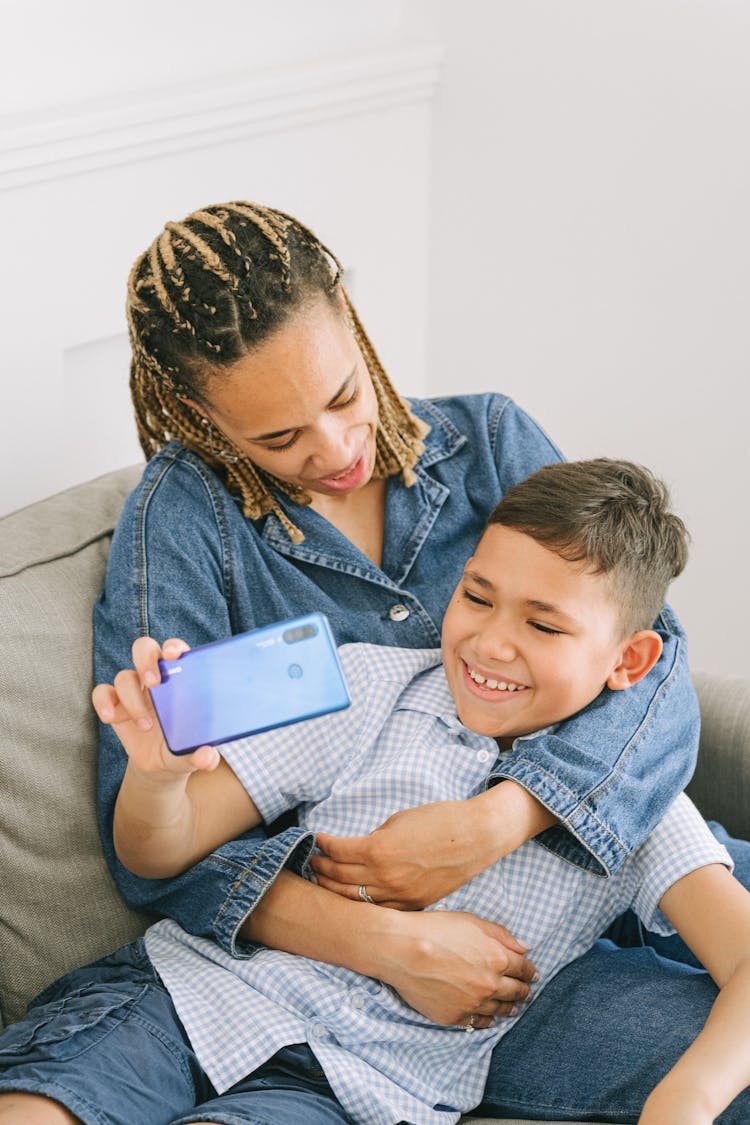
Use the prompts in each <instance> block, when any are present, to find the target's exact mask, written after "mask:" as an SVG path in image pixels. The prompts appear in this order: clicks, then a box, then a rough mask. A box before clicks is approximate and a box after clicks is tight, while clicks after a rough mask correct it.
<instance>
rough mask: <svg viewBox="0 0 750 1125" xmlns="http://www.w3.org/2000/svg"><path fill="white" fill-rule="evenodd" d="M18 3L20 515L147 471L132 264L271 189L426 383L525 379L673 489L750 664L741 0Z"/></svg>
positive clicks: (405, 369)
mask: <svg viewBox="0 0 750 1125" xmlns="http://www.w3.org/2000/svg"><path fill="white" fill-rule="evenodd" d="M1 12H2V31H3V34H2V36H0V245H1V246H2V248H3V269H2V271H1V272H0V379H1V380H2V387H3V391H4V394H3V413H2V422H1V423H0V427H1V428H0V438H1V440H0V511H7V510H9V509H10V508H13V507H17V506H19V505H21V504H23V503H26V502H28V501H30V500H33V499H35V498H36V497H38V496H41V495H43V494H45V493H48V492H50V491H53V490H55V489H56V488H62V487H66V486H67V485H69V484H72V483H75V482H77V481H79V480H83V479H85V478H87V477H89V476H92V475H94V474H95V473H98V472H103V471H106V469H108V468H110V467H114V466H115V465H120V464H124V463H127V462H129V461H132V460H134V459H135V458H136V457H137V456H138V453H139V451H138V449H137V446H136V443H135V436H134V431H133V426H132V422H131V418H130V407H129V403H128V399H127V389H126V378H127V371H126V367H127V346H126V342H125V339H124V316H123V303H124V285H125V278H126V274H127V271H128V269H129V266H130V264H131V262H132V260H133V258H134V257H135V256H136V254H137V253H138V252H139V251H140V250H141V249H142V248H143V247H144V246H145V245H146V244H147V243H148V242H149V241H150V239H151V238H152V237H153V235H154V234H155V233H156V231H157V230H158V229H159V228H160V227H161V225H162V223H163V222H164V220H165V219H167V218H171V217H175V216H178V215H181V214H184V213H186V212H187V211H188V210H191V209H192V208H194V207H196V206H199V205H201V204H203V203H206V202H208V201H218V200H219V199H222V198H232V197H234V198H237V197H243V196H245V197H250V198H253V197H255V198H258V199H262V200H265V201H267V202H269V203H274V204H277V205H280V206H283V207H286V208H287V209H288V210H290V211H292V212H293V213H294V212H296V213H298V214H299V215H300V217H302V218H304V219H306V220H307V221H309V222H310V223H311V225H312V226H313V227H315V228H316V229H317V230H318V231H319V233H320V234H321V236H323V237H324V238H325V239H326V240H327V241H329V242H330V244H331V245H332V246H333V247H334V248H335V249H336V250H337V251H338V252H339V254H340V256H341V257H342V258H343V259H344V261H345V263H346V264H347V265H349V266H350V267H352V268H353V270H354V278H353V283H354V288H355V297H356V299H357V303H358V305H359V307H360V310H361V312H362V314H363V316H364V319H365V322H366V323H367V325H368V327H369V328H370V330H371V333H372V336H373V339H374V340H375V342H376V345H377V347H378V349H379V351H380V352H381V355H382V356H383V359H384V360H385V362H386V365H387V366H388V368H389V370H390V371H391V374H392V375H393V376H394V379H395V381H396V382H397V384H398V385H399V387H400V388H401V389H402V390H403V391H405V392H407V393H410V392H414V393H420V392H425V391H428V392H429V393H451V392H455V391H462V390H468V389H475V390H483V389H485V388H488V387H492V388H496V389H498V390H503V391H506V392H508V393H510V394H512V395H513V396H514V397H515V398H516V399H517V400H518V401H519V402H520V403H521V404H522V405H523V406H525V407H526V408H527V409H529V411H530V412H531V413H532V414H534V415H535V416H536V417H537V418H538V419H539V420H540V421H541V422H542V424H543V425H544V426H545V427H546V428H547V429H548V431H549V432H550V433H551V435H552V436H553V437H554V438H555V439H556V440H557V442H558V443H559V444H560V446H561V447H562V449H563V450H564V451H565V453H566V454H567V455H568V456H571V457H577V456H589V455H595V454H611V455H618V456H628V457H633V458H636V459H639V460H642V461H644V462H647V463H648V464H650V465H652V466H653V467H654V468H655V469H656V470H657V471H659V472H660V473H662V474H663V475H664V476H665V477H666V478H667V479H668V480H669V481H670V483H671V484H672V486H673V491H674V495H675V500H676V502H677V505H678V507H679V509H680V511H681V512H682V513H683V514H684V516H685V517H686V519H687V520H688V522H689V524H690V527H691V529H692V532H693V540H694V542H693V551H692V558H691V562H690V564H689V568H688V571H687V573H686V574H685V576H684V577H683V578H681V579H680V580H679V581H678V582H677V583H676V585H675V587H674V591H673V601H674V603H675V605H676V606H677V608H678V610H679V611H680V613H681V616H682V617H683V618H684V620H685V622H686V624H687V626H688V628H689V632H690V635H691V639H692V657H693V664H694V666H695V667H702V668H711V669H716V670H720V671H726V672H730V673H737V674H742V675H747V674H748V673H750V657H748V650H747V645H746V643H745V635H746V633H747V630H748V626H749V625H750V613H749V612H748V609H747V602H746V600H745V598H744V596H743V595H744V590H743V584H744V578H745V571H746V569H747V567H746V559H747V558H748V555H749V554H750V528H749V526H748V524H749V522H750V521H748V519H747V517H746V509H747V504H746V501H745V491H746V485H747V483H748V470H747V460H746V455H745V446H746V444H747V443H746V440H745V425H746V422H745V419H746V417H747V414H748V410H747V407H748V396H749V392H748V380H747V373H748V366H749V362H748V361H749V360H750V354H749V353H750V341H749V336H750V333H749V332H748V328H747V325H748V311H747V310H748V308H750V300H749V298H750V265H749V264H748V263H750V208H748V206H747V199H748V198H750V146H749V145H748V143H747V137H748V135H750V66H748V59H750V5H748V4H747V3H746V0H462V2H461V3H460V4H459V3H456V2H455V0H358V2H357V3H356V4H352V3H351V2H350V0H276V2H275V3H274V4H273V5H269V4H266V3H263V2H261V0H216V3H214V4H213V5H212V6H211V9H210V14H209V11H208V9H206V8H205V5H203V4H202V3H201V2H199V0H179V2H178V0H131V2H130V3H128V4H127V5H126V4H121V5H120V6H119V7H118V8H115V7H114V6H113V5H102V4H101V3H98V2H97V0H67V2H66V3H65V4H58V3H55V2H54V0H23V2H22V0H15V2H14V3H11V2H5V3H3V4H2V8H1ZM433 44H436V45H437V50H436V49H434V48H433V46H432V45H433ZM441 51H442V52H443V57H444V64H443V69H442V72H441V70H440V58H441ZM436 94H437V96H436V97H435V95H436ZM428 305H429V310H428ZM737 603H739V605H738V604H737Z"/></svg>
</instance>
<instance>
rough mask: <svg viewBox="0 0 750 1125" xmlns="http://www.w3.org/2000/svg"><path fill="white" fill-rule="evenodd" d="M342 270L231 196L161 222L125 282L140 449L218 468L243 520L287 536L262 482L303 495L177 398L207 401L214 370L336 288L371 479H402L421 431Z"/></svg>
mask: <svg viewBox="0 0 750 1125" xmlns="http://www.w3.org/2000/svg"><path fill="white" fill-rule="evenodd" d="M340 278H341V266H340V263H339V261H338V259H337V258H336V257H335V256H334V255H333V254H332V253H331V251H330V250H328V249H327V248H326V247H325V246H324V245H323V244H322V243H321V242H320V241H319V240H318V239H317V238H316V236H315V235H314V234H313V233H312V231H310V230H308V229H307V228H306V227H304V226H303V225H302V224H301V223H300V222H298V221H297V220H296V219H293V218H292V217H291V216H289V215H286V214H284V213H283V212H282V211H277V210H275V209H274V208H271V207H265V206H262V205H261V204H258V203H246V202H232V203H220V204H215V205H213V206H210V207H205V208H203V209H202V210H200V211H195V212H194V213H193V214H192V215H188V217H187V218H186V219H184V220H183V221H182V222H179V223H167V225H166V226H165V228H164V230H163V231H162V233H161V234H160V235H159V236H158V238H156V240H155V241H154V242H153V243H152V244H151V246H150V247H149V248H148V250H146V251H145V252H144V253H143V254H141V256H140V257H139V258H138V259H137V261H136V262H135V265H134V266H133V269H132V271H131V274H130V279H129V282H128V300H127V314H128V329H129V333H130V344H131V348H132V361H131V365H130V390H131V394H132V398H133V405H134V408H135V417H136V425H137V427H138V437H139V439H140V442H141V446H142V448H143V452H144V453H145V455H146V457H147V458H150V457H152V456H153V455H154V454H155V453H157V452H158V450H160V449H161V448H163V446H165V445H166V444H167V443H168V442H169V441H171V440H173V439H177V440H178V441H180V442H182V444H183V445H185V446H186V447H187V448H188V449H191V450H193V451H194V452H195V453H197V454H198V455H199V456H200V457H201V458H202V459H203V460H204V461H206V462H207V463H208V464H209V465H211V466H212V467H213V468H215V469H217V470H219V471H220V472H221V473H222V474H223V475H224V478H225V480H226V483H227V487H228V488H229V489H230V490H231V491H233V492H236V493H237V494H238V495H239V496H240V497H241V500H242V507H243V511H244V513H245V515H246V516H248V517H249V518H250V519H258V518H259V517H261V516H264V515H267V514H268V513H269V512H271V511H273V512H275V513H276V515H277V516H278V517H279V519H280V520H281V522H282V523H283V525H284V527H285V528H286V530H287V532H288V533H289V535H290V536H291V538H292V539H293V540H294V541H295V542H300V541H301V539H302V536H301V534H300V532H299V530H298V529H297V528H296V527H294V525H293V524H292V523H291V521H290V520H289V519H288V517H287V516H286V515H285V513H284V512H283V511H282V509H281V508H280V507H279V505H278V503H277V501H276V499H275V498H274V496H273V495H272V493H271V492H270V491H269V488H268V484H269V482H271V483H273V484H274V485H275V486H276V487H277V488H278V489H280V490H281V491H282V492H283V493H285V494H286V495H287V496H289V497H290V498H291V499H292V500H294V501H296V502H297V503H299V504H308V503H309V502H310V496H309V494H308V493H307V492H305V491H304V490H303V489H301V488H299V487H298V486H295V485H292V484H289V483H288V482H286V481H283V480H280V479H277V478H275V477H273V476H271V475H270V474H266V473H263V472H261V471H260V470H259V469H257V468H256V466H255V465H254V464H253V462H252V461H251V460H250V458H249V457H248V456H247V455H246V454H244V453H243V452H242V451H241V450H240V449H238V448H237V447H236V446H234V445H233V444H232V443H231V442H230V441H229V439H228V438H226V437H225V436H224V434H223V433H221V432H220V431H219V430H218V429H216V428H215V427H214V426H213V425H212V424H211V423H210V422H209V421H208V419H206V418H204V417H203V416H202V415H201V413H200V411H199V410H198V409H196V408H195V407H193V406H191V405H190V403H189V402H186V401H185V399H186V398H189V399H191V400H192V401H193V402H194V403H196V404H198V405H200V404H201V403H204V402H206V403H207V402H208V401H209V394H208V386H209V382H210V380H211V379H212V378H214V377H220V373H221V369H222V368H228V367H230V366H231V365H232V364H234V363H236V362H237V360H239V359H241V358H242V357H243V356H244V355H245V354H246V353H247V352H248V351H249V350H251V349H252V348H253V346H255V345H257V344H260V343H261V342H262V341H263V340H265V339H266V338H267V337H268V336H270V335H271V334H272V333H274V332H275V331H277V330H278V329H279V328H281V327H282V326H283V325H284V324H285V323H286V322H287V320H289V318H290V317H291V316H292V315H293V314H294V313H295V312H297V311H298V310H300V309H301V308H302V307H303V306H304V305H305V304H306V303H307V302H310V301H312V300H315V299H316V298H318V299H319V298H320V297H321V296H324V297H325V298H326V299H327V300H329V301H330V303H331V307H332V308H336V309H338V307H339V306H338V303H337V293H338V291H339V290H340V291H341V293H343V296H344V300H345V302H346V306H347V310H348V315H349V318H350V323H351V327H352V331H353V333H354V336H355V339H356V341H357V344H358V345H359V348H360V350H361V352H362V355H363V357H364V360H365V363H366V365H367V369H368V371H369V373H370V377H371V379H372V383H373V387H374V389H375V394H376V397H377V402H378V411H379V421H378V432H377V442H376V457H375V469H374V475H375V476H376V477H388V476H391V475H393V474H394V473H397V472H401V474H402V476H403V480H404V482H405V483H406V484H407V485H410V484H412V483H413V482H414V479H415V478H414V472H413V468H414V465H415V464H416V463H417V461H418V459H419V457H420V456H421V454H422V453H423V451H424V444H423V440H422V439H423V438H424V435H425V434H426V433H427V430H428V427H427V426H426V425H425V424H424V423H423V422H421V421H420V420H419V419H418V418H417V417H416V416H415V415H414V414H413V413H412V412H411V410H410V409H409V406H408V403H406V402H405V401H404V399H402V398H401V397H400V396H399V395H398V394H397V393H396V391H395V389H394V387H393V385H392V384H391V382H390V380H389V379H388V377H387V375H386V373H385V371H384V370H383V367H382V365H381V363H380V360H379V359H378V357H377V354H376V352H375V349H374V348H373V346H372V344H371V342H370V340H369V338H368V336H367V333H366V332H365V330H364V328H363V327H362V323H361V322H360V319H359V317H358V316H357V313H356V311H355V309H354V306H353V305H352V303H351V301H350V300H349V297H348V295H347V294H346V292H345V291H344V289H343V287H342V286H341V281H340Z"/></svg>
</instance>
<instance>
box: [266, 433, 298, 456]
mask: <svg viewBox="0 0 750 1125" xmlns="http://www.w3.org/2000/svg"><path fill="white" fill-rule="evenodd" d="M298 438H299V430H295V432H294V433H293V434H292V436H291V437H289V438H287V440H286V441H284V442H282V443H281V445H264V446H263V448H264V449H267V450H268V452H269V453H278V452H279V451H280V450H282V449H291V448H292V446H293V445H294V443H295V441H297V439H298Z"/></svg>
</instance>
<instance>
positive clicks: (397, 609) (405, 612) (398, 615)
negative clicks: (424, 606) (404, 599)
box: [388, 602, 410, 621]
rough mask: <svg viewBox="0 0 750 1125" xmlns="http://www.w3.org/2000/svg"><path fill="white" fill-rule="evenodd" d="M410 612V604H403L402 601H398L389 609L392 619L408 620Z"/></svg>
mask: <svg viewBox="0 0 750 1125" xmlns="http://www.w3.org/2000/svg"><path fill="white" fill-rule="evenodd" d="M409 612H410V611H409V608H408V606H405V605H402V604H401V602H397V603H396V605H392V606H391V608H390V609H389V610H388V616H389V617H390V619H391V621H406V619H407V617H408V616H409Z"/></svg>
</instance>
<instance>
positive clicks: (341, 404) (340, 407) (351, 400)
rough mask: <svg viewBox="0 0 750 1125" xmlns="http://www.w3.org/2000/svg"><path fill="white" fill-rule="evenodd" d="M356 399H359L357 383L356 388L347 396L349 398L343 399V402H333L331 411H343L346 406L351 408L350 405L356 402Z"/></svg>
mask: <svg viewBox="0 0 750 1125" xmlns="http://www.w3.org/2000/svg"><path fill="white" fill-rule="evenodd" d="M358 398H359V383H357V384H356V386H355V387H354V390H353V391H352V393H351V394H350V395H349V398H345V399H344V401H343V402H335V403H334V404H333V406H332V407H331V410H345V409H346V407H347V406H351V405H352V403H354V402H356V401H357V399H358Z"/></svg>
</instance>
